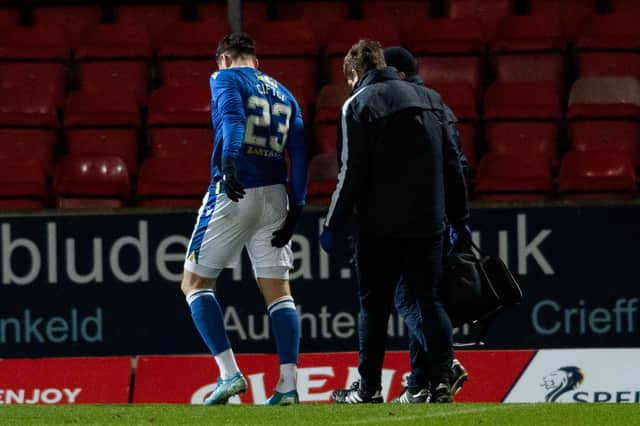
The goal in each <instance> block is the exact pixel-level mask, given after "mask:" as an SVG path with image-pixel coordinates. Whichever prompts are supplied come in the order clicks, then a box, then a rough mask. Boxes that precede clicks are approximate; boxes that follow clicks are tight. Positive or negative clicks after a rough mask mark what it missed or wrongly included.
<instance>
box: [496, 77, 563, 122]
mask: <svg viewBox="0 0 640 426" xmlns="http://www.w3.org/2000/svg"><path fill="white" fill-rule="evenodd" d="M484 104H485V109H484V110H485V114H484V116H485V119H488V120H560V119H561V118H562V111H561V109H560V95H559V93H558V88H557V87H556V85H555V83H553V82H542V81H530V82H509V83H494V84H492V85H491V86H489V89H488V90H487V93H486V94H485V98H484Z"/></svg>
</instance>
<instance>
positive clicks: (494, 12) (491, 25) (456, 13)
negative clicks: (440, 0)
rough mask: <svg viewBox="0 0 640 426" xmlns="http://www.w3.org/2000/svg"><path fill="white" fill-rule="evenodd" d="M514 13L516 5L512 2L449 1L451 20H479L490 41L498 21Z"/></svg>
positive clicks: (448, 12) (506, 0) (498, 0)
mask: <svg viewBox="0 0 640 426" xmlns="http://www.w3.org/2000/svg"><path fill="white" fill-rule="evenodd" d="M513 13H514V3H513V2H512V1H511V0H448V8H447V16H448V17H449V18H462V17H473V18H476V19H479V20H480V21H482V24H483V25H484V29H485V34H486V35H487V36H488V38H489V39H492V38H493V35H494V34H495V31H496V27H497V23H498V21H499V20H500V19H502V18H504V17H505V16H509V15H512V14H513Z"/></svg>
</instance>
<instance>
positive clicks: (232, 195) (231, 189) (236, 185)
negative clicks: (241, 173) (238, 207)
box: [222, 174, 244, 203]
mask: <svg viewBox="0 0 640 426" xmlns="http://www.w3.org/2000/svg"><path fill="white" fill-rule="evenodd" d="M222 187H223V188H224V193H225V194H227V197H229V199H230V200H231V201H235V202H236V203H237V202H238V201H239V200H240V199H241V198H243V197H244V188H243V187H242V185H241V184H240V182H238V181H237V180H236V178H235V176H233V175H232V174H228V175H227V174H224V175H222Z"/></svg>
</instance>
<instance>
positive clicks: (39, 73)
mask: <svg viewBox="0 0 640 426" xmlns="http://www.w3.org/2000/svg"><path fill="white" fill-rule="evenodd" d="M65 87H66V72H65V66H64V64H62V63H58V62H26V61H25V62H0V88H3V89H14V88H15V89H29V90H33V91H41V92H44V93H47V94H49V95H51V96H53V99H54V102H55V105H56V107H58V108H62V106H63V104H64V101H65Z"/></svg>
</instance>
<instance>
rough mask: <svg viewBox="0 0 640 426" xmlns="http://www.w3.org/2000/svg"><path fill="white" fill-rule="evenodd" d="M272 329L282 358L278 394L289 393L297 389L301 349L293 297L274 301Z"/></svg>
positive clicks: (271, 309) (271, 308)
mask: <svg viewBox="0 0 640 426" xmlns="http://www.w3.org/2000/svg"><path fill="white" fill-rule="evenodd" d="M267 310H268V311H269V316H270V317H271V329H272V331H273V336H274V339H275V341H276V348H277V350H278V356H279V358H280V380H279V381H278V385H277V386H276V390H277V391H278V392H289V391H292V390H294V389H295V388H296V377H295V376H296V365H297V364H298V352H299V349H300V319H299V318H298V312H297V311H296V305H295V304H294V303H293V298H292V297H291V296H284V297H281V298H279V299H276V300H274V301H273V302H272V303H271V304H270V305H269V306H268V307H267Z"/></svg>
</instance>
